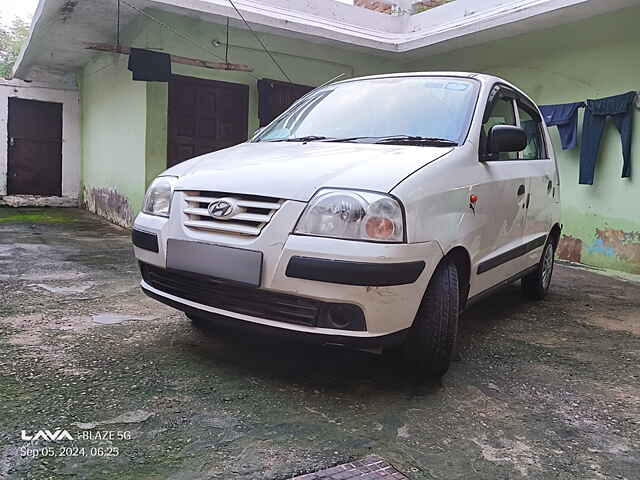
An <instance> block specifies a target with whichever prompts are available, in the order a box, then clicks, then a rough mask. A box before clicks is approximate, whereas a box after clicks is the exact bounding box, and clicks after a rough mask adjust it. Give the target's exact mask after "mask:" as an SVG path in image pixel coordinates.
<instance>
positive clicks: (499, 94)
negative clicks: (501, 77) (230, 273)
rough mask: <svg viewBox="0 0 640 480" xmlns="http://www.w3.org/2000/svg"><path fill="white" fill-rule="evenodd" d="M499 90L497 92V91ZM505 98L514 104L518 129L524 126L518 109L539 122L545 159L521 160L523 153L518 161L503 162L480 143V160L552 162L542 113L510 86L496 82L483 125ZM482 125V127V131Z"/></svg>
mask: <svg viewBox="0 0 640 480" xmlns="http://www.w3.org/2000/svg"><path fill="white" fill-rule="evenodd" d="M496 90H497V91H496ZM505 98H509V99H511V100H512V102H513V109H514V115H515V119H516V125H517V126H518V127H520V126H521V125H522V124H521V122H520V112H519V111H518V108H520V107H521V108H522V109H523V110H525V111H526V112H527V113H529V115H531V117H532V118H533V119H534V120H536V121H537V123H538V130H539V132H540V136H541V138H542V147H543V149H544V152H543V155H542V156H543V157H544V158H535V159H524V158H521V155H520V154H521V152H518V158H517V159H509V160H502V159H500V158H499V157H496V156H495V155H493V154H490V153H487V152H485V151H484V148H485V143H484V142H482V141H480V142H479V145H480V149H479V150H480V151H479V154H480V158H481V159H482V160H483V161H485V162H516V161H521V162H537V161H540V160H551V158H550V156H549V149H548V148H547V141H546V136H545V134H544V130H543V128H542V125H543V124H542V115H541V114H540V112H539V111H538V109H537V108H536V107H535V106H534V104H533V103H532V102H531V101H530V100H529V99H528V98H526V97H525V96H524V95H522V94H521V93H520V92H517V91H516V90H514V89H513V88H512V87H510V86H509V85H506V84H504V83H500V82H496V83H494V84H493V85H492V87H491V90H490V92H489V99H488V101H487V105H486V107H485V111H484V115H483V116H482V125H484V124H485V123H486V122H487V121H488V120H489V114H490V113H491V112H492V111H493V107H494V106H495V104H496V102H497V101H498V100H499V99H500V100H501V99H505ZM482 125H481V127H480V128H481V130H482Z"/></svg>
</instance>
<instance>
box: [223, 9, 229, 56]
mask: <svg viewBox="0 0 640 480" xmlns="http://www.w3.org/2000/svg"><path fill="white" fill-rule="evenodd" d="M224 63H225V64H226V66H227V68H229V17H227V43H226V46H225V49H224Z"/></svg>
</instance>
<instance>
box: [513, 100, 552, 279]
mask: <svg viewBox="0 0 640 480" xmlns="http://www.w3.org/2000/svg"><path fill="white" fill-rule="evenodd" d="M517 104H518V119H519V122H520V126H521V127H522V128H523V129H524V130H525V132H527V140H528V144H527V148H526V149H525V150H524V151H523V152H520V154H519V156H520V158H521V159H522V160H523V161H525V162H528V169H527V170H528V181H527V185H528V188H527V202H526V207H527V208H526V210H527V215H526V221H525V230H524V243H525V244H526V245H527V254H526V257H525V262H526V266H527V267H529V266H533V265H535V264H536V263H538V261H539V260H540V257H541V255H542V249H543V247H544V244H545V242H546V238H547V235H548V233H549V232H550V231H551V226H552V223H553V211H554V209H553V203H554V196H555V194H556V188H555V185H554V180H555V174H556V168H555V162H554V160H553V158H551V154H550V153H551V152H549V151H548V150H547V147H546V141H545V136H544V126H543V124H542V118H541V116H540V114H539V112H538V110H537V109H536V108H535V107H534V106H533V105H532V104H531V103H530V102H529V101H528V100H526V99H524V98H519V99H518V102H517Z"/></svg>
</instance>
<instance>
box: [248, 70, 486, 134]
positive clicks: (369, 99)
mask: <svg viewBox="0 0 640 480" xmlns="http://www.w3.org/2000/svg"><path fill="white" fill-rule="evenodd" d="M478 90H479V84H478V82H476V81H474V80H471V79H464V78H455V77H395V78H377V79H370V80H359V81H353V82H345V83H339V84H335V85H330V86H327V87H324V88H320V89H318V90H315V91H313V92H311V93H310V94H308V95H306V96H305V97H303V98H302V99H300V100H299V101H298V102H296V103H295V104H293V105H292V106H291V107H290V108H289V110H287V111H286V112H285V113H284V114H282V115H281V116H280V117H279V118H277V119H276V120H275V121H274V122H273V123H271V124H270V125H269V126H268V127H267V128H266V129H265V130H264V131H263V132H262V133H260V134H259V135H257V136H256V137H255V138H254V139H253V141H255V142H268V141H272V142H273V141H361V142H367V143H394V141H397V140H398V139H400V140H404V141H409V142H413V143H415V142H416V141H418V140H424V141H430V142H431V143H434V141H435V143H437V142H441V143H442V144H444V143H446V142H449V143H450V144H456V145H457V144H460V143H462V142H463V141H464V139H465V137H466V135H467V132H468V129H469V124H470V122H471V117H472V115H473V110H474V108H475V104H476V100H477V97H478ZM389 137H393V138H389ZM400 137H403V138H400Z"/></svg>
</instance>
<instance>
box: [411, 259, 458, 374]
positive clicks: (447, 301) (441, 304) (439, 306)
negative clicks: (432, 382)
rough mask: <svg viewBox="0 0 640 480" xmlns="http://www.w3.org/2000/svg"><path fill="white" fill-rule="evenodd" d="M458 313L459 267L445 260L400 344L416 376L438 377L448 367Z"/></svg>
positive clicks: (453, 344) (456, 331) (436, 272)
mask: <svg viewBox="0 0 640 480" xmlns="http://www.w3.org/2000/svg"><path fill="white" fill-rule="evenodd" d="M459 314H460V287H459V285H458V269H457V268H456V266H455V265H454V264H453V263H451V262H449V261H444V262H443V263H441V264H440V265H439V266H438V268H437V269H436V271H435V272H434V274H433V277H432V278H431V281H430V282H429V286H428V287H427V291H426V293H425V294H424V297H423V298H422V303H421V304H420V308H419V309H418V313H417V314H416V318H415V319H414V321H413V326H412V327H411V330H410V331H409V335H408V337H407V341H406V342H405V344H404V346H403V353H404V356H405V360H406V361H408V362H409V366H410V367H411V369H412V370H414V371H415V372H416V373H417V374H418V375H419V376H421V377H429V378H434V377H436V378H439V377H442V376H443V375H444V374H445V373H447V370H449V365H450V363H451V356H452V354H453V349H454V346H455V343H456V337H457V335H458V317H459Z"/></svg>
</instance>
